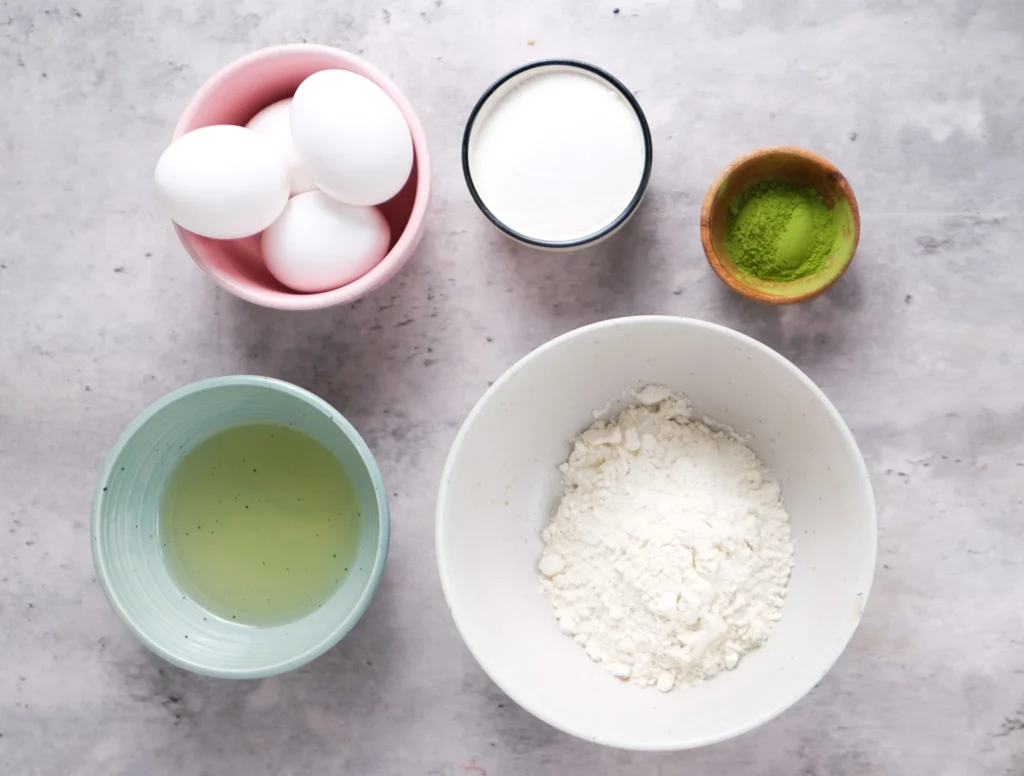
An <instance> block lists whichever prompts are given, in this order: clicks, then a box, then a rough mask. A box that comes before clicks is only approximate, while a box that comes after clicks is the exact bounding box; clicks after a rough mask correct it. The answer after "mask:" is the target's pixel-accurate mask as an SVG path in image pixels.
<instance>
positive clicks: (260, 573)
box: [160, 423, 360, 626]
mask: <svg viewBox="0 0 1024 776" xmlns="http://www.w3.org/2000/svg"><path fill="white" fill-rule="evenodd" d="M359 523H360V514H359V506H358V502H357V500H356V496H355V491H354V489H353V486H352V482H351V480H350V479H349V476H348V474H347V473H346V472H345V469H344V468H343V467H342V466H341V464H340V462H339V461H338V459H337V458H336V457H335V456H334V455H333V454H332V453H331V452H330V451H329V450H328V449H327V448H326V447H324V446H323V445H322V444H320V443H319V442H317V441H316V440H314V439H312V438H310V437H308V436H306V435H305V434H302V433H301V432H299V431H296V430H295V429H293V428H290V427H288V426H282V425H278V424H273V423H253V424H246V425H241V426H236V427H234V428H228V429H225V430H223V431H220V432H218V433H216V434H214V435H213V436H211V437H209V438H208V439H205V440H203V441H202V442H200V443H199V444H198V445H197V446H196V447H195V448H193V449H192V450H191V451H190V452H189V453H188V454H187V455H186V456H185V457H184V458H183V459H182V460H181V462H180V463H179V464H178V466H177V467H176V468H175V469H174V471H173V472H172V473H171V476H170V478H169V480H168V482H167V485H166V487H165V491H164V494H163V498H162V500H161V506H160V537H161V545H162V547H163V552H164V553H165V555H166V557H167V564H168V568H169V569H170V570H171V573H172V576H174V577H175V579H176V581H177V582H178V584H179V585H180V586H181V588H182V590H183V591H184V592H185V593H186V594H188V595H189V596H191V597H192V598H193V599H194V600H195V601H196V602H197V603H199V604H200V605H201V606H203V607H204V608H206V609H208V610H209V611H210V612H212V613H213V614H215V615H217V616H220V617H223V618H225V619H229V620H234V621H237V622H242V623H249V624H252V625H262V626H267V625H280V624H282V623H286V622H291V621H293V620H297V619H299V618H301V617H304V616H306V615H307V614H309V613H310V612H312V611H314V610H316V609H317V608H319V607H320V606H322V605H323V603H324V602H325V601H326V600H327V599H328V598H329V597H330V595H331V594H332V593H333V592H334V591H335V590H336V589H337V587H338V586H339V585H340V584H341V582H342V580H343V579H344V577H345V575H346V574H347V573H348V570H349V568H350V567H351V566H352V561H353V559H354V557H355V554H356V550H357V548H358V546H359Z"/></svg>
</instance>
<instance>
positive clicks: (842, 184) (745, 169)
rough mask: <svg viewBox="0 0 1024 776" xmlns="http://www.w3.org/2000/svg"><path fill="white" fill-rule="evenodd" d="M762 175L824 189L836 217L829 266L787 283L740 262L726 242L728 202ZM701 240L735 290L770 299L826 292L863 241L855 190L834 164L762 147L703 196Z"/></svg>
mask: <svg viewBox="0 0 1024 776" xmlns="http://www.w3.org/2000/svg"><path fill="white" fill-rule="evenodd" d="M763 180H784V181H790V182H792V183H795V184H797V185H799V186H810V187H811V188H813V189H815V190H816V191H817V192H818V193H819V194H821V198H822V200H824V202H825V205H826V206H827V207H828V208H829V209H830V210H831V211H832V214H833V217H834V218H835V219H836V222H837V224H836V225H837V237H836V242H835V245H834V246H833V248H832V253H831V254H830V255H829V257H828V259H827V260H826V262H825V266H824V267H823V268H822V269H821V270H819V271H818V272H815V273H814V274H812V275H808V276H807V277H803V278H800V279H798V280H791V281H787V282H776V281H771V280H761V279H759V278H756V277H754V276H753V275H750V274H748V273H746V272H744V271H743V270H742V269H740V268H739V267H737V266H736V263H735V262H734V261H733V260H732V257H730V256H729V252H728V251H727V250H726V247H725V227H726V223H727V221H728V216H729V203H730V202H732V200H733V198H734V197H736V196H737V195H738V194H740V193H741V192H742V191H744V190H745V189H746V188H747V187H748V186H750V185H751V184H753V183H757V182H758V181H763ZM700 240H701V243H703V245H704V253H705V254H706V255H707V257H708V263H709V264H710V265H711V268H712V269H713V270H714V271H715V274H716V275H718V277H719V278H721V280H722V282H724V283H725V284H726V285H727V286H729V288H731V289H732V290H733V291H735V292H736V293H737V294H740V295H742V296H745V297H747V298H748V299H753V300H754V301H755V302H764V303H766V304H793V303H794V302H802V301H804V300H805V299H810V298H812V297H815V296H817V295H818V294H820V293H822V292H823V291H825V290H826V289H827V288H829V287H830V286H831V285H832V284H833V283H835V282H836V281H837V280H839V278H840V277H842V274H843V273H844V272H845V271H846V268H847V267H849V266H850V262H851V261H853V254H854V253H855V252H856V251H857V242H858V241H859V240H860V210H859V209H858V207H857V198H856V197H854V196H853V189H851V188H850V184H849V183H848V182H847V180H846V178H844V177H843V174H842V173H841V172H839V170H838V169H837V168H836V166H835V165H834V164H832V163H831V162H830V161H828V160H827V159H824V158H822V157H820V156H818V155H817V154H814V153H811V152H810V151H805V150H804V149H802V148H793V147H791V146H778V147H774V148H760V149H758V150H756V151H753V152H752V153H749V154H747V155H746V156H741V157H740V158H739V159H736V160H735V161H733V162H732V164H730V165H729V166H728V167H726V168H725V169H724V170H722V172H721V174H720V175H719V176H718V178H716V179H715V182H714V183H712V184H711V188H709V189H708V193H707V196H705V197H704V206H703V207H702V208H701V213H700Z"/></svg>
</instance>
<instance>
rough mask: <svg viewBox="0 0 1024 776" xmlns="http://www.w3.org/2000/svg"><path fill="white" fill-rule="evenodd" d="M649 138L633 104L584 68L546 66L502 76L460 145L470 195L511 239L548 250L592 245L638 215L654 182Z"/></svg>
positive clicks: (558, 63)
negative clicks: (649, 181) (640, 206)
mask: <svg viewBox="0 0 1024 776" xmlns="http://www.w3.org/2000/svg"><path fill="white" fill-rule="evenodd" d="M652 158H653V151H652V146H651V131H650V128H649V127H648V125H647V119H646V118H645V117H644V114H643V111H642V110H641V108H640V105H639V103H638V102H637V101H636V98H635V97H633V95H632V94H631V93H630V92H629V90H628V89H626V87H625V86H623V85H622V83H620V82H619V81H618V80H617V79H616V78H615V77H613V76H612V75H610V74H609V73H606V72H605V71H604V70H602V69H601V68H598V67H595V66H594V65H591V64H588V63H586V62H576V61H573V60H568V59H548V60H542V61H539V62H531V63H529V64H526V65H523V66H522V67H519V68H517V69H515V70H513V71H512V72H510V73H507V74H506V75H504V76H502V77H501V78H499V79H498V80H497V81H496V82H495V83H494V84H492V85H491V87H490V88H489V89H488V90H487V91H486V92H484V94H483V96H482V97H481V98H480V100H479V101H478V102H477V104H476V106H475V107H474V108H473V112H472V113H471V114H470V116H469V121H468V123H467V124H466V131H465V135H464V136H463V142H462V169H463V172H464V173H465V176H466V183H467V184H468V185H469V192H470V194H471V195H472V196H473V199H474V200H475V201H476V204H477V205H478V206H479V207H480V210H481V211H483V214H484V215H485V216H487V218H488V219H490V221H491V222H492V223H493V224H494V225H495V226H497V227H498V228H499V229H500V230H501V231H503V232H504V233H505V234H507V235H508V236H510V237H512V238H513V239H515V240H517V241H519V242H521V243H524V244H526V245H532V246H534V247H537V248H544V249H548V250H573V249H576V248H581V247H584V246H587V245H593V244H594V243H596V242H598V241H599V240H602V239H604V238H605V237H608V236H609V235H611V234H612V233H614V232H615V231H617V230H618V229H619V228H620V227H621V226H622V225H623V224H625V223H626V221H628V220H629V218H630V216H632V215H633V213H634V212H635V211H636V209H637V207H638V206H639V205H640V200H641V199H642V198H643V195H644V192H645V190H646V189H647V182H648V180H649V179H650V176H651V164H652Z"/></svg>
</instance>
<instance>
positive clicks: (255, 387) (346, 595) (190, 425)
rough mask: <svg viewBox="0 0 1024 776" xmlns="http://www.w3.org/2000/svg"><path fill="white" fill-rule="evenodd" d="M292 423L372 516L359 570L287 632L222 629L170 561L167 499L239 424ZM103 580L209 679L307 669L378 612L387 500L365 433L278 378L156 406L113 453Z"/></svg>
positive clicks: (111, 595) (169, 652) (98, 557)
mask: <svg viewBox="0 0 1024 776" xmlns="http://www.w3.org/2000/svg"><path fill="white" fill-rule="evenodd" d="M259 421H265V422H273V423H282V424H285V425H290V426H292V427H293V428H295V429H297V430H299V431H302V432H303V433H305V434H307V435H308V436H310V437H312V438H313V439H316V440H317V441H319V442H320V443H321V444H323V445H324V446H325V447H327V449H328V450H330V451H331V452H333V453H334V455H335V456H337V458H338V460H339V461H340V463H341V464H342V466H343V467H344V468H345V470H346V471H347V472H348V475H349V477H350V478H351V479H352V484H353V486H354V487H355V492H356V497H357V499H358V502H359V506H360V513H361V514H362V524H361V526H360V531H361V533H360V544H359V548H358V550H357V551H356V558H355V563H354V565H353V566H352V567H351V571H350V572H349V574H348V576H347V577H346V578H345V579H344V580H343V581H342V583H341V586H340V587H339V588H338V589H337V590H336V591H335V592H334V594H333V595H332V596H331V598H329V599H328V600H327V601H326V602H325V603H324V604H323V606H322V608H320V609H317V610H316V611H315V612H313V613H311V614H309V615H307V616H306V617H303V618H301V619H299V620H295V621H293V622H290V623H286V624H284V625H277V626H273V627H259V626H253V625H246V624H241V623H235V622H230V621H227V620H224V619H222V618H220V617H218V616H216V615H214V614H212V613H211V612H209V611H207V610H206V609H204V608H202V607H201V606H199V605H198V604H197V603H195V602H193V601H192V600H191V599H190V598H189V597H188V596H187V595H186V594H185V593H184V592H183V591H182V590H181V588H180V587H179V586H178V585H177V584H176V583H175V581H174V579H173V578H172V576H171V574H170V572H169V571H168V569H167V567H166V566H165V563H164V557H163V553H162V551H161V543H160V538H159V527H158V522H159V511H160V499H161V494H162V492H163V488H164V484H165V483H166V481H167V479H168V477H169V475H170V473H171V472H172V471H173V470H174V467H175V466H176V465H177V463H178V462H179V461H180V460H181V459H182V458H183V457H184V456H185V454H186V453H188V452H189V450H191V449H192V448H193V447H195V445H196V444H198V443H199V442H201V441H203V440H204V439H206V438H207V437H209V436H211V435H212V434H215V433H217V432H218V431H221V430H222V429H225V428H228V427H230V426H236V425H239V424H242V423H250V422H259ZM91 533H92V553H93V562H94V563H95V565H96V578H97V579H98V580H99V582H100V586H101V587H102V588H103V592H104V594H105V595H106V596H107V600H108V601H109V602H110V605H111V606H112V607H113V609H114V611H115V612H117V614H118V615H119V616H120V618H121V619H122V620H123V621H124V623H125V625H127V626H128V628H129V629H130V630H131V631H132V632H133V633H134V634H135V635H136V636H137V637H138V638H139V640H140V641H141V642H142V643H143V644H145V645H146V646H147V647H149V649H151V650H152V651H153V652H155V653H156V654H158V655H160V657H162V658H164V659H165V660H167V661H169V662H171V663H173V664H175V665H177V666H180V667H181V668H185V669H187V670H189V671H194V672H196V673H198V674H205V675H207V676H217V677H224V678H231V679H255V678H259V677H264V676H272V675H274V674H280V673H283V672H285V671H290V670H291V669H293V668H297V667H299V666H301V665H303V664H305V663H308V662H309V661H310V660H313V659H314V658H316V657H318V656H320V655H321V654H323V653H324V652H326V651H327V650H328V649H330V648H331V647H332V646H334V645H335V644H337V643H338V642H339V641H340V640H341V639H342V638H343V637H344V636H345V634H346V633H348V632H349V630H351V628H352V626H353V625H355V624H356V622H358V620H359V618H360V617H361V616H362V614H363V612H364V611H366V607H367V606H368V605H369V603H370V599H371V598H372V597H373V594H374V592H375V591H376V589H377V584H378V583H379V581H380V575H381V572H382V571H383V569H384V560H385V558H386V557H387V551H388V539H389V535H390V518H389V515H388V504H387V496H386V492H385V490H384V485H383V483H382V482H381V476H380V471H379V470H378V468H377V464H376V462H375V461H374V460H373V455H372V454H371V453H370V450H369V448H368V447H367V446H366V443H365V442H364V441H363V439H362V437H360V436H359V433H358V432H357V431H356V430H355V429H354V428H353V427H352V425H351V424H350V423H349V422H348V421H347V420H345V418H343V417H342V416H341V414H340V413H339V412H337V410H335V409H334V408H333V407H331V406H330V405H329V404H327V402H325V401H323V400H322V399H320V398H318V397H316V396H314V395H313V394H311V393H309V392H308V391H305V390H303V389H302V388H299V387H297V386H295V385H292V384H290V383H286V382H283V381H281V380H273V379H271V378H268V377H250V376H236V377H218V378H215V379H212V380H203V381H201V382H198V383H192V384H191V385H186V386H185V387H183V388H179V389H178V390H176V391H173V392H171V393H169V394H168V395H166V396H164V397H163V398H162V399H160V400H158V401H156V402H155V403H153V404H151V405H150V406H149V407H147V408H146V409H145V410H143V412H142V413H141V414H140V415H138V417H136V418H135V419H134V420H133V421H132V422H131V423H130V424H129V425H128V428H127V429H125V431H124V433H122V434H121V437H120V439H118V440H117V444H115V445H114V448H113V450H111V451H110V453H109V455H108V456H107V460H106V462H105V464H104V466H103V472H102V474H101V475H100V478H99V482H98V483H97V485H96V494H95V496H94V497H93V503H92V531H91Z"/></svg>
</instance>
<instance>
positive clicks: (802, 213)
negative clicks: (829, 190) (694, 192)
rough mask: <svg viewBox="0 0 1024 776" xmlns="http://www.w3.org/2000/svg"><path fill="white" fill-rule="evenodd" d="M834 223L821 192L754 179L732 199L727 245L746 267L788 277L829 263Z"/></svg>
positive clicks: (755, 272) (768, 275) (752, 272)
mask: <svg viewBox="0 0 1024 776" xmlns="http://www.w3.org/2000/svg"><path fill="white" fill-rule="evenodd" d="M835 241H836V224H835V221H834V220H833V218H832V212H831V211H830V210H829V209H828V208H827V207H826V206H825V203H824V201H822V199H821V195H820V194H819V193H818V192H817V191H815V190H814V189H812V188H810V187H809V186H797V185H796V184H795V183H789V182H788V181H780V180H767V181H761V182H760V183H755V184H753V185H751V186H749V187H748V188H746V189H744V190H743V192H742V193H741V194H740V195H739V196H737V197H736V198H735V199H733V201H732V202H730V203H729V218H728V221H727V222H726V227H725V247H726V249H727V250H728V251H729V255H730V256H731V257H732V260H733V261H734V262H736V266H738V267H739V268H740V269H741V270H743V271H744V272H746V273H748V274H750V275H753V276H754V277H756V278H760V279H761V280H772V281H776V282H786V281H789V280H798V279H799V278H803V277H807V276H808V275H813V274H814V273H815V272H818V271H819V270H821V269H822V268H823V267H824V266H825V262H826V261H827V260H828V257H829V254H830V253H831V252H832V246H833V245H834V244H835Z"/></svg>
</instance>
